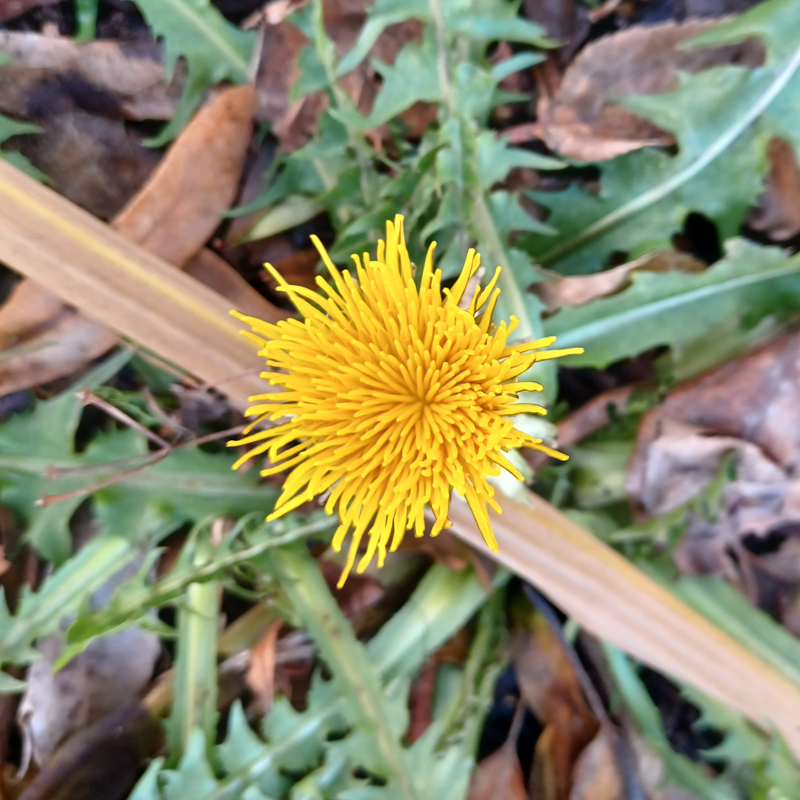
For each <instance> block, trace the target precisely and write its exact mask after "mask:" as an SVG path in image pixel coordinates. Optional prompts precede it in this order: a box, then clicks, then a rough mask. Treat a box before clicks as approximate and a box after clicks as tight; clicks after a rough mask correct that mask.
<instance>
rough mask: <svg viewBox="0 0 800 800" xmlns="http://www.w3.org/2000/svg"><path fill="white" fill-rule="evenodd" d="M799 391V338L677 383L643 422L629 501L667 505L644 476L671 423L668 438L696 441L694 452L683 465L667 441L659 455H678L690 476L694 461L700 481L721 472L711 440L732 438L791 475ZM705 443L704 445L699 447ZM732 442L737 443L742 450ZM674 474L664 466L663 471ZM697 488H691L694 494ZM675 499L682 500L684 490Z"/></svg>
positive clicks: (797, 454) (799, 421) (798, 448)
mask: <svg viewBox="0 0 800 800" xmlns="http://www.w3.org/2000/svg"><path fill="white" fill-rule="evenodd" d="M799 391H800V333H792V334H788V335H786V336H781V337H779V338H778V339H776V340H774V341H772V342H770V343H769V344H767V345H765V346H764V347H761V348H759V349H757V350H756V351H754V352H751V353H748V354H747V355H745V356H742V357H741V358H738V359H735V360H734V361H731V362H729V363H727V364H725V365H723V366H722V367H719V368H717V369H714V370H712V371H710V372H707V373H705V374H704V375H701V376H700V377H699V378H696V379H694V380H691V381H688V382H686V383H684V384H681V385H680V386H679V387H677V388H676V389H674V390H673V391H672V392H670V393H669V395H668V396H667V398H666V399H665V400H664V402H663V403H661V404H660V405H659V406H657V407H655V408H653V409H651V410H650V411H649V412H648V413H647V414H646V415H645V417H644V419H643V420H642V423H641V425H640V427H639V433H638V435H637V440H636V446H635V448H634V451H633V454H632V457H631V460H630V462H629V465H628V472H627V478H626V485H627V491H628V494H629V496H630V498H631V499H632V500H633V501H634V502H635V504H636V506H637V507H638V508H639V509H641V510H642V511H645V512H649V511H651V510H654V509H655V508H656V507H659V508H664V507H666V505H669V504H670V503H669V502H667V501H666V500H664V499H663V498H664V490H663V489H659V490H656V489H655V484H654V483H653V482H652V481H651V479H650V477H649V476H650V474H651V472H652V470H653V469H655V467H654V466H652V465H651V466H648V463H649V460H650V458H651V454H654V453H655V451H654V449H653V448H654V446H657V445H658V441H659V439H661V438H662V437H663V436H664V432H665V426H667V425H668V424H669V425H670V426H671V427H670V428H669V429H668V430H667V434H668V435H669V437H670V438H671V439H673V440H674V439H675V438H676V437H678V438H681V437H686V436H695V437H696V438H695V440H694V446H695V447H696V448H698V449H697V452H696V453H695V457H694V458H693V457H692V456H690V455H688V454H687V455H686V456H685V458H683V459H682V458H681V456H680V453H678V452H676V451H677V450H679V449H680V448H679V447H678V445H677V444H675V445H674V446H673V445H671V444H669V443H668V442H667V441H666V440H665V441H664V442H662V443H661V444H662V445H664V447H661V451H662V454H663V455H664V456H665V457H666V456H669V454H670V453H671V452H675V458H676V459H678V461H684V462H685V463H686V465H687V466H686V469H689V470H690V469H692V463H693V462H694V463H696V465H697V466H696V467H695V469H700V470H701V472H700V473H698V474H697V475H696V477H698V478H702V476H703V475H707V474H708V472H709V471H711V472H712V473H713V471H714V469H715V468H716V467H718V465H719V457H720V453H719V451H720V448H718V447H715V446H714V442H713V439H719V438H720V437H729V439H730V441H729V442H728V443H727V447H728V449H731V448H734V449H736V448H737V447H739V449H742V450H747V449H748V448H747V447H745V445H746V444H748V445H749V447H750V448H751V449H752V448H755V449H756V450H757V451H759V452H760V454H761V457H762V458H763V459H765V460H766V461H767V462H769V463H771V464H772V466H773V468H774V469H780V470H784V471H785V472H787V473H790V472H791V471H792V470H794V469H795V467H796V465H797V464H798V463H800V416H799V415H798V414H797V395H798V392H799ZM703 438H706V439H709V441H708V442H707V443H706V444H703V443H702V442H701V441H700V440H701V439H703ZM737 441H738V442H741V447H740V446H739V445H737V444H736V442H737ZM659 447H660V445H659ZM723 449H724V448H723ZM701 450H703V451H706V450H707V451H708V452H709V453H710V455H709V456H708V457H707V458H706V459H705V461H706V462H709V461H710V463H707V466H705V467H703V468H701V467H700V466H699V465H700V463H701V462H702V461H703V459H702V458H701V455H702V453H701ZM753 458H755V455H753ZM676 463H677V462H676ZM715 465H716V467H715ZM756 469H757V467H756V465H755V464H754V465H753V470H754V471H753V475H754V476H755V475H756V474H759V473H757V472H756V471H755V470H756ZM763 469H766V467H763ZM673 471H675V470H673V468H667V472H673ZM678 471H679V470H678ZM770 472H772V470H770ZM762 473H763V470H762ZM659 476H660V477H659V480H663V479H664V478H665V472H664V468H660V469H659ZM701 485H702V483H697V482H696V483H695V491H696V490H697V489H699V488H700V486H701ZM651 489H653V490H656V491H657V497H658V498H661V499H656V497H655V496H653V495H651V493H650V492H651ZM679 496H680V497H684V499H685V492H683V493H679ZM679 496H675V499H674V501H673V502H678V500H679Z"/></svg>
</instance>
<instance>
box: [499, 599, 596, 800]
mask: <svg viewBox="0 0 800 800" xmlns="http://www.w3.org/2000/svg"><path fill="white" fill-rule="evenodd" d="M512 662H513V664H514V673H515V675H516V676H517V683H518V684H519V687H520V692H521V694H522V698H523V699H524V701H525V703H526V704H527V705H528V707H529V708H530V709H531V711H532V712H533V713H534V714H535V716H536V717H537V718H538V719H539V721H540V722H541V723H542V724H544V725H545V731H544V733H543V734H542V736H541V737H540V739H539V741H538V742H537V745H536V751H535V753H534V767H533V776H532V781H533V785H534V786H535V787H536V790H535V791H534V795H535V796H537V797H539V796H541V797H547V798H550V797H552V798H554V800H567V797H568V795H569V790H570V786H571V784H572V772H573V768H574V766H575V761H576V760H577V758H578V755H579V754H580V752H581V751H582V750H583V748H584V747H585V746H586V745H587V744H588V743H589V742H590V741H591V740H592V738H593V737H594V735H595V733H596V732H597V725H598V723H597V720H595V718H594V716H593V715H592V712H591V711H590V710H589V707H588V705H587V704H586V701H585V700H584V697H583V691H582V689H581V685H580V682H579V680H578V677H577V675H576V674H575V670H574V669H573V668H572V664H571V663H570V660H569V658H568V657H567V654H566V653H565V652H564V649H563V647H562V646H561V643H560V642H559V641H558V639H557V638H556V637H555V635H554V634H553V632H552V630H551V628H550V626H549V625H548V623H547V621H546V620H545V619H544V617H542V616H541V615H540V614H535V615H534V616H533V617H532V618H531V622H530V626H526V627H523V628H519V629H517V630H516V631H515V633H514V638H513V641H512ZM545 734H546V735H545Z"/></svg>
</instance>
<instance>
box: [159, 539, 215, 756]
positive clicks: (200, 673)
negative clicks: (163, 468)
mask: <svg viewBox="0 0 800 800" xmlns="http://www.w3.org/2000/svg"><path fill="white" fill-rule="evenodd" d="M212 560H213V545H212V542H211V541H210V539H207V538H206V539H203V540H200V541H198V543H197V550H196V552H195V555H194V562H195V564H197V565H198V566H200V565H205V564H207V563H210V562H212ZM219 595H220V589H219V584H218V583H217V581H208V582H207V583H193V584H191V585H190V586H189V588H188V591H187V593H186V602H185V604H184V605H182V606H181V608H180V609H179V611H178V648H177V649H178V654H177V659H176V667H175V672H176V674H175V697H174V701H173V704H172V714H171V715H170V719H169V723H168V727H167V730H168V734H169V736H168V738H169V750H170V761H172V762H174V763H177V762H178V761H179V760H180V758H181V756H182V755H183V754H184V753H185V752H186V750H187V748H188V746H189V739H190V737H191V735H192V733H193V732H194V731H195V730H196V729H197V728H200V730H202V732H203V735H204V736H205V739H206V749H207V752H208V755H209V758H211V757H212V756H213V752H214V742H215V737H216V728H217V620H218V618H219Z"/></svg>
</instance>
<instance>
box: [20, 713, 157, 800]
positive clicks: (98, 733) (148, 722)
mask: <svg viewBox="0 0 800 800" xmlns="http://www.w3.org/2000/svg"><path fill="white" fill-rule="evenodd" d="M161 739H162V732H161V723H160V722H159V720H158V719H156V718H155V717H154V716H153V715H151V714H150V713H149V712H148V710H147V709H146V708H145V707H144V706H142V705H140V704H138V705H132V706H128V707H127V708H124V709H122V710H121V711H118V712H116V713H114V714H110V715H109V716H107V717H104V718H103V719H101V720H99V721H98V722H96V723H95V724H94V725H91V726H90V727H88V728H86V729H84V730H83V731H81V732H80V733H78V734H77V735H76V736H74V737H73V738H72V739H70V740H69V741H68V742H67V743H66V744H65V745H64V746H63V747H61V748H60V749H59V750H58V751H57V752H56V753H55V755H54V757H53V759H52V760H51V762H50V763H49V764H48V765H47V767H46V768H45V769H43V770H42V771H41V772H40V773H39V774H38V775H37V776H36V777H35V778H34V780H33V781H32V782H31V783H30V785H28V786H27V788H25V791H24V792H22V794H21V795H19V800H98V798H104V800H121V799H122V798H124V797H127V796H128V793H129V792H130V791H131V789H132V788H133V785H134V784H135V783H136V780H137V779H138V778H139V776H140V774H141V772H142V768H143V766H144V763H145V762H146V760H147V759H148V758H151V757H152V756H153V755H155V753H156V752H157V750H158V748H159V745H160V742H161Z"/></svg>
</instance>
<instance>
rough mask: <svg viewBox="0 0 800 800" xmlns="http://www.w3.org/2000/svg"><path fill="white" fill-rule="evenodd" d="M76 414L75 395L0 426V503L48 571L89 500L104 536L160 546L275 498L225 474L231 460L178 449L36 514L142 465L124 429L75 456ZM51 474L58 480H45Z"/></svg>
mask: <svg viewBox="0 0 800 800" xmlns="http://www.w3.org/2000/svg"><path fill="white" fill-rule="evenodd" d="M81 411H82V404H81V401H80V399H79V398H78V396H77V394H75V393H74V392H68V393H66V394H64V395H61V396H60V397H58V398H56V399H54V400H49V401H45V402H38V403H37V404H36V405H35V407H34V408H33V410H31V411H28V412H23V413H20V414H16V415H14V416H12V417H11V418H9V419H8V420H7V421H6V422H4V423H3V424H2V425H0V470H1V471H0V486H2V488H3V500H4V502H5V503H6V505H8V506H9V507H10V508H12V509H14V510H15V511H16V512H17V513H18V514H19V515H20V516H21V517H22V518H23V519H25V520H26V521H28V522H29V524H30V528H29V536H30V538H31V542H32V544H33V545H34V546H35V547H36V548H37V549H38V550H39V552H41V553H42V554H43V555H44V556H45V557H46V558H47V559H48V560H50V561H52V562H53V563H56V564H58V563H61V562H62V561H64V559H65V558H67V557H68V556H69V554H70V552H71V539H70V536H69V530H68V523H69V519H70V517H71V515H72V513H73V512H74V510H75V508H77V506H78V505H79V504H80V503H81V502H82V501H83V500H84V499H85V498H86V497H87V496H89V495H93V496H94V500H95V511H96V514H97V517H98V519H99V521H100V522H101V523H102V525H103V529H104V530H105V531H106V533H108V534H109V535H119V536H122V537H124V538H127V539H129V540H131V541H136V540H139V539H141V538H143V537H148V536H149V537H152V538H156V539H157V538H160V537H162V536H164V535H166V534H167V533H169V532H170V531H172V530H174V529H175V528H177V527H179V526H180V525H182V524H183V523H185V522H190V521H196V520H198V519H200V518H202V517H204V516H206V515H207V514H210V513H215V514H220V515H225V514H230V515H231V516H234V517H235V516H240V515H241V514H245V513H248V512H251V511H260V510H263V511H264V512H265V514H266V513H267V512H268V511H269V509H270V508H271V506H272V503H273V502H274V499H275V496H276V492H275V491H273V490H272V489H270V488H269V487H263V488H262V487H260V486H259V485H258V476H257V475H249V474H239V473H235V472H233V471H232V470H231V465H232V464H233V461H234V457H233V456H230V455H228V454H227V453H223V454H218V455H212V454H210V453H205V452H203V451H202V450H199V449H197V448H194V447H184V448H180V449H176V450H174V451H173V452H172V453H170V454H169V455H168V456H167V457H166V458H164V459H163V460H161V461H159V462H158V463H155V464H152V465H151V466H147V465H146V460H143V461H142V462H141V464H142V469H140V470H138V471H135V472H133V473H131V474H129V475H127V476H126V477H124V478H123V479H122V480H120V481H118V482H117V483H114V484H112V485H111V486H108V487H106V488H101V489H97V490H96V491H95V492H90V493H88V494H80V495H79V496H77V497H72V498H69V499H66V500H62V501H60V502H56V503H53V504H51V505H48V506H47V507H45V508H40V507H39V506H37V505H36V501H37V499H38V498H39V497H41V496H43V495H58V494H62V493H68V492H75V491H79V490H81V489H82V488H84V487H91V486H93V485H96V484H98V483H101V482H102V481H103V479H104V478H108V477H110V476H113V475H115V474H117V473H119V472H120V471H122V470H124V469H126V468H130V467H131V466H135V464H126V465H125V466H123V467H120V466H118V465H116V464H115V463H114V462H115V461H116V460H119V459H127V458H134V457H141V458H143V459H146V457H147V454H148V452H149V450H148V447H147V442H146V439H145V438H144V436H143V435H142V434H141V433H139V432H138V431H135V430H132V429H124V430H118V429H112V430H110V431H106V432H103V433H100V434H99V435H98V436H96V437H95V439H94V440H93V441H92V442H90V443H89V445H88V446H87V448H86V449H85V451H84V452H83V453H76V452H75V430H76V428H77V424H78V420H79V419H80V414H81ZM105 464H108V467H104V466H103V465H105ZM53 467H55V468H58V469H59V470H61V472H60V473H59V474H58V476H57V477H53V478H49V477H47V474H48V470H50V469H51V468H53ZM63 470H68V471H67V472H63Z"/></svg>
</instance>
